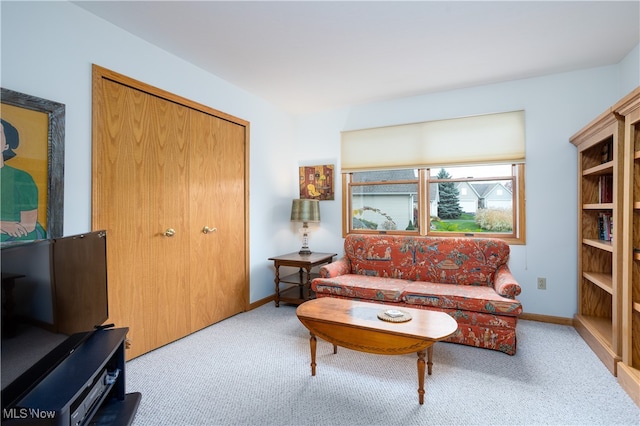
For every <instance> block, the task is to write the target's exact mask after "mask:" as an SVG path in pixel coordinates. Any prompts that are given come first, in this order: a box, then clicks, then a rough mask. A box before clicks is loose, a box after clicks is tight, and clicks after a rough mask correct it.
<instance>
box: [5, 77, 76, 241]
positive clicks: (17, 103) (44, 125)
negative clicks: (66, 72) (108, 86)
mask: <svg viewBox="0 0 640 426" xmlns="http://www.w3.org/2000/svg"><path fill="white" fill-rule="evenodd" d="M0 102H1V104H2V105H1V109H0V119H1V122H2V126H1V131H2V132H1V134H0V136H1V143H2V160H0V185H1V186H2V187H1V192H0V198H1V199H0V216H1V217H0V220H1V224H2V225H1V226H0V242H3V243H6V242H10V241H28V240H36V239H47V238H58V237H62V233H63V229H62V228H63V214H64V127H65V106H64V104H61V103H58V102H53V101H49V100H46V99H42V98H38V97H35V96H31V95H26V94H24V93H19V92H15V91H13V90H9V89H5V88H0Z"/></svg>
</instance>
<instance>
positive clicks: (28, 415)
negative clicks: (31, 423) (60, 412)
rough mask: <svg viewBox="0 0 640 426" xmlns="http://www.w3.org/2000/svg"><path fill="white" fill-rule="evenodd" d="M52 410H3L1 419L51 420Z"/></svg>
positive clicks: (53, 413)
mask: <svg viewBox="0 0 640 426" xmlns="http://www.w3.org/2000/svg"><path fill="white" fill-rule="evenodd" d="M55 416H56V412H55V411H54V410H40V409H38V408H9V409H7V408H3V409H2V418H3V419H53V418H54V417H55Z"/></svg>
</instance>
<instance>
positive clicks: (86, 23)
mask: <svg viewBox="0 0 640 426" xmlns="http://www.w3.org/2000/svg"><path fill="white" fill-rule="evenodd" d="M1 15H2V16H1V23H2V26H1V37H2V39H1V47H2V51H1V61H2V62H1V63H0V71H1V74H0V79H1V85H2V87H5V88H8V89H12V90H16V91H19V92H23V93H27V94H30V95H34V96H38V97H41V98H45V99H49V100H53V101H57V102H61V103H64V104H65V105H66V137H65V148H66V152H65V210H64V233H65V235H70V234H76V233H82V232H86V231H88V230H89V229H90V224H91V205H90V202H91V183H90V180H91V64H92V63H96V64H98V65H101V66H103V67H106V68H109V69H111V70H113V71H116V72H119V73H122V74H125V75H127V76H129V77H132V78H135V79H138V80H141V81H144V82H145V83H148V84H151V85H154V86H157V87H159V88H161V89H164V90H167V91H169V92H172V93H175V94H177V95H180V96H183V97H185V98H188V99H191V100H194V101H196V102H200V103H202V104H205V105H207V106H210V107H212V108H216V109H219V110H221V111H224V112H226V113H229V114H232V115H235V116H237V117H240V118H242V119H245V120H248V121H249V122H250V123H251V145H250V149H251V158H250V161H251V163H250V174H251V183H250V191H251V197H250V207H251V213H250V226H251V252H250V255H251V264H250V267H251V301H252V302H254V301H257V300H259V299H261V298H264V297H267V296H268V295H270V294H272V293H273V268H272V264H271V263H270V262H269V261H268V260H267V259H268V258H269V257H271V256H274V255H277V254H282V253H286V252H289V251H295V250H298V249H299V247H300V241H299V238H298V235H297V232H296V230H295V225H293V224H291V223H290V222H289V220H288V218H289V212H290V206H291V199H292V198H297V196H298V184H297V173H298V166H300V165H315V164H335V165H336V166H337V170H339V152H340V149H339V144H340V131H342V130H352V129H358V128H367V127H377V126H383V125H392V124H402V123H409V122H416V121H425V120H435V119H444V118H452V117H461V116H466V115H474V114H485V113H492V112H502V111H513V110H518V109H524V110H525V111H526V124H527V130H526V132H527V135H526V136H527V189H526V195H527V235H528V236H527V245H526V246H512V258H511V268H512V270H513V272H514V274H515V276H516V278H517V279H518V280H519V281H520V282H521V283H522V285H523V287H524V289H523V293H522V295H521V297H520V299H521V300H522V302H523V304H524V309H525V311H526V312H531V313H539V314H546V315H556V316H563V317H571V316H572V315H573V314H574V313H575V311H576V293H577V290H576V281H577V279H576V245H577V243H576V234H577V233H576V225H575V219H576V217H577V206H576V196H577V195H576V187H577V179H576V151H575V148H574V147H573V145H571V144H569V142H568V139H569V137H570V136H571V135H572V134H574V133H575V132H576V131H577V130H579V129H580V128H581V127H582V126H584V125H585V124H587V123H588V122H589V121H590V120H591V119H592V118H594V117H596V116H597V115H598V114H600V113H601V112H602V111H604V109H605V108H607V107H608V106H610V105H612V104H613V103H615V102H616V101H617V100H618V99H619V98H620V97H622V96H623V95H624V94H626V92H628V91H630V90H631V89H633V88H634V87H636V86H637V85H638V84H640V77H639V73H640V71H639V70H640V66H638V58H639V56H640V54H639V52H640V47H636V48H635V49H634V50H633V51H632V52H630V53H629V55H627V57H626V58H625V59H624V60H623V61H622V62H621V64H620V65H618V66H610V67H603V68H596V69H590V70H585V71H580V72H573V73H567V74H559V75H552V76H548V77H544V78H537V79H529V80H521V81H514V82H510V83H504V84H496V85H489V86H481V87H475V88H470V89H465V90H457V91H449V92H444V93H436V94H431V95H426V96H417V97H411V98H403V99H396V100H393V101H389V102H379V103H374V104H368V105H360V106H353V107H350V108H344V109H340V110H334V111H326V112H323V113H317V114H311V115H306V116H302V117H296V118H293V117H291V116H290V115H288V114H286V113H284V112H282V111H280V110H279V109H277V108H275V107H274V106H272V105H271V104H269V103H267V102H265V101H264V100H262V99H260V98H258V97H256V96H254V95H252V94H250V93H247V92H246V91H244V90H241V89H239V88H237V87H235V86H233V85H231V84H229V83H227V82H225V81H223V80H221V79H220V78H218V77H216V76H214V75H212V74H209V73H206V72H204V71H203V70H201V69H199V68H197V67H195V66H193V65H191V64H189V63H187V62H185V61H183V60H181V59H179V58H177V57H175V56H173V55H171V54H169V53H167V52H165V51H163V50H160V49H158V48H156V47H155V46H153V45H150V44H148V43H146V42H144V41H142V40H140V39H138V38H136V37H133V36H132V35H131V34H129V33H127V32H125V31H123V30H121V29H119V28H117V27H115V26H113V25H111V24H109V23H107V22H105V21H103V20H101V19H98V18H96V17H95V16H94V15H91V14H89V13H88V12H86V11H84V10H83V9H80V8H78V7H76V6H75V5H73V4H70V3H67V2H37V3H36V2H2V3H1ZM212 54H215V52H212ZM336 178H337V180H336V188H335V189H336V193H335V195H336V197H335V200H334V201H323V202H322V203H321V212H322V223H321V224H320V225H319V226H317V227H314V228H315V229H314V231H313V234H312V236H311V241H310V246H311V248H312V250H315V251H325V252H337V253H339V254H341V253H342V241H343V240H342V234H341V214H342V213H341V197H342V189H341V186H340V180H339V176H336ZM536 277H546V278H547V288H548V289H547V290H546V291H541V290H537V289H536V286H535V282H536Z"/></svg>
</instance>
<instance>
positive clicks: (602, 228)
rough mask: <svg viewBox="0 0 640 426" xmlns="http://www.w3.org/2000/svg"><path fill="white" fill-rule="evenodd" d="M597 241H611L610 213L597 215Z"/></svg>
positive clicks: (611, 221) (611, 223)
mask: <svg viewBox="0 0 640 426" xmlns="http://www.w3.org/2000/svg"><path fill="white" fill-rule="evenodd" d="M598 239H599V240H602V241H612V240H613V216H612V215H611V213H600V214H599V215H598Z"/></svg>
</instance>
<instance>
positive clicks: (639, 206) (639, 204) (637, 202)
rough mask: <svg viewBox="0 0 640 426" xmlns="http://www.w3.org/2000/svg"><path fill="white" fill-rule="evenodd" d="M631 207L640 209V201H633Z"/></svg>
mask: <svg viewBox="0 0 640 426" xmlns="http://www.w3.org/2000/svg"><path fill="white" fill-rule="evenodd" d="M633 208H634V209H636V210H640V201H636V202H635V203H633Z"/></svg>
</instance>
